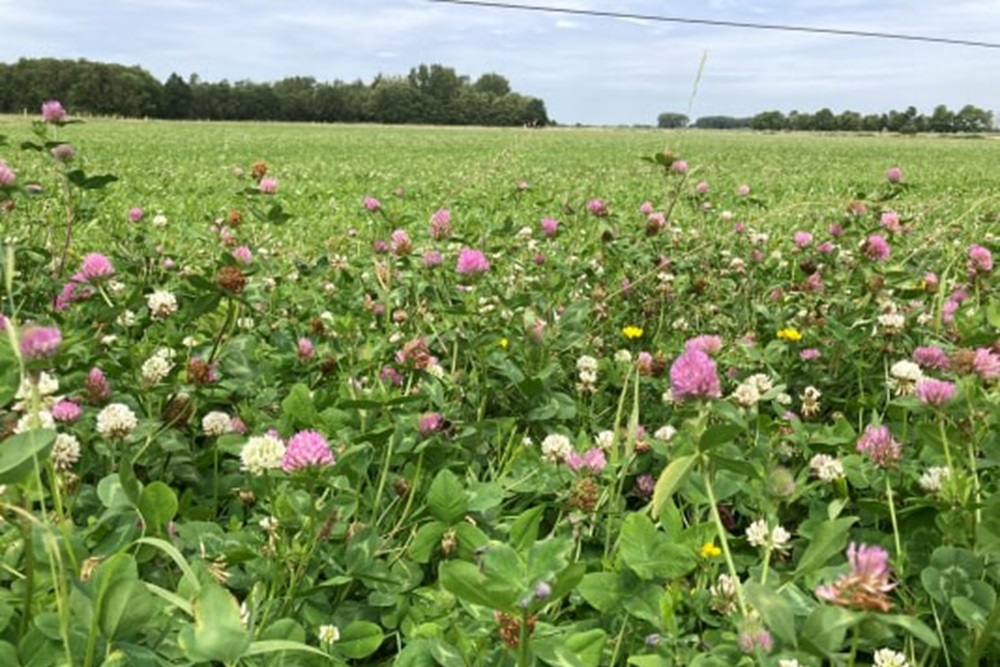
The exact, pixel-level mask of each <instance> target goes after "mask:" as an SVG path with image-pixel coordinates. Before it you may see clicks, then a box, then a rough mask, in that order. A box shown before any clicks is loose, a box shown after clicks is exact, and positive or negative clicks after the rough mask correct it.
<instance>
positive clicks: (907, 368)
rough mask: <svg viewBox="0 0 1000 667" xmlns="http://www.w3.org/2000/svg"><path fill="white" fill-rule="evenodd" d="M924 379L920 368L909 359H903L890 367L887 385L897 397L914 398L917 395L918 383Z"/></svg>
mask: <svg viewBox="0 0 1000 667" xmlns="http://www.w3.org/2000/svg"><path fill="white" fill-rule="evenodd" d="M923 377H924V372H923V371H922V370H921V369H920V366H918V365H917V364H916V363H914V362H912V361H910V360H909V359H902V360H900V361H897V362H896V363H894V364H893V365H892V366H890V367H889V380H888V382H887V384H888V385H889V388H890V389H892V390H893V391H894V392H895V393H896V395H897V396H912V395H913V394H914V393H916V390H917V382H919V381H920V380H922V379H923Z"/></svg>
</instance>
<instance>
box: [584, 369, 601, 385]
mask: <svg viewBox="0 0 1000 667" xmlns="http://www.w3.org/2000/svg"><path fill="white" fill-rule="evenodd" d="M580 382H581V383H582V384H594V383H595V382H597V373H593V372H591V371H580Z"/></svg>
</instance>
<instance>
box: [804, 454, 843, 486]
mask: <svg viewBox="0 0 1000 667" xmlns="http://www.w3.org/2000/svg"><path fill="white" fill-rule="evenodd" d="M809 469H810V470H812V473H813V474H814V475H816V477H818V478H819V479H820V481H822V482H836V481H837V480H838V479H843V477H844V464H843V463H841V462H840V460H839V459H835V458H834V457H832V456H830V455H829V454H816V455H815V456H813V457H812V458H811V459H809Z"/></svg>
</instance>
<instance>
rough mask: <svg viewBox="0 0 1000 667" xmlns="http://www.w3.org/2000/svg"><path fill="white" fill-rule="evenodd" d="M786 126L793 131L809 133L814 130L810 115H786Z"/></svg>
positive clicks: (797, 113) (814, 126) (798, 113)
mask: <svg viewBox="0 0 1000 667" xmlns="http://www.w3.org/2000/svg"><path fill="white" fill-rule="evenodd" d="M788 124H789V126H790V127H791V129H793V130H799V131H809V130H814V129H816V125H815V123H814V121H813V115H812V114H811V113H801V112H795V113H794V114H789V115H788Z"/></svg>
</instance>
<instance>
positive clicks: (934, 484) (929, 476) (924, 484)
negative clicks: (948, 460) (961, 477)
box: [917, 466, 951, 493]
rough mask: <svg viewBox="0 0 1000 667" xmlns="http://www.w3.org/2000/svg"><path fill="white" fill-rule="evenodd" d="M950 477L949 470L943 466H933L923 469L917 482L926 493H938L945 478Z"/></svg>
mask: <svg viewBox="0 0 1000 667" xmlns="http://www.w3.org/2000/svg"><path fill="white" fill-rule="evenodd" d="M950 477H951V470H949V469H948V468H947V467H945V466H934V467H932V468H928V469H927V470H926V471H924V474H922V475H921V476H920V480H919V481H918V482H917V484H919V485H920V488H921V489H922V490H923V491H925V492H926V493H940V492H941V488H942V487H943V486H944V482H945V480H947V479H948V478H950Z"/></svg>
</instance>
